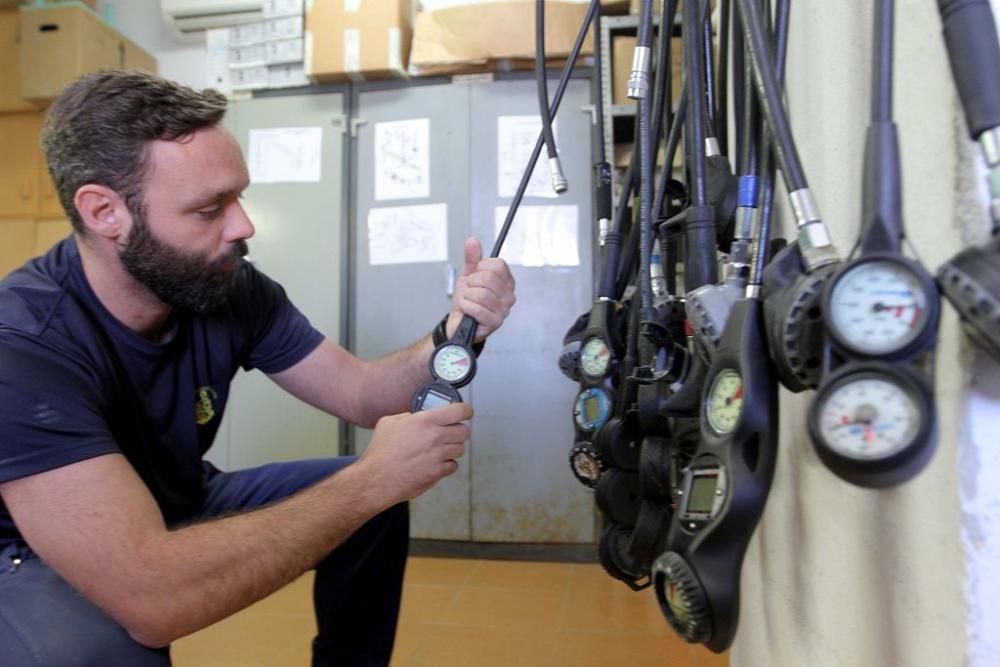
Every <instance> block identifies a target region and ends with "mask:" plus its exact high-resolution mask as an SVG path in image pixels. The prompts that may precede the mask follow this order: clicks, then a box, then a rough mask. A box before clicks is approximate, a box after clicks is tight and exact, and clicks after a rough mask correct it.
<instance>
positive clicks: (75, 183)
mask: <svg viewBox="0 0 1000 667" xmlns="http://www.w3.org/2000/svg"><path fill="white" fill-rule="evenodd" d="M225 112H226V98H225V96H224V95H222V94H221V93H219V92H218V91H216V90H211V89H207V90H203V91H197V90H193V89H192V88H188V87H186V86H182V85H180V84H177V83H174V82H173V81H168V80H166V79H162V78H160V77H158V76H154V75H152V74H147V73H145V72H138V71H127V70H111V71H104V72H98V73H96V74H90V75H88V76H85V77H83V78H80V79H78V80H77V81H75V82H73V83H71V84H70V85H69V86H67V87H66V89H65V90H63V92H62V93H61V94H60V95H59V97H58V98H56V101H55V102H54V103H53V104H52V106H51V107H50V108H49V111H48V114H47V115H46V119H45V126H44V127H43V129H42V150H43V152H44V153H45V161H46V163H47V165H48V169H49V174H51V176H52V180H53V182H54V183H55V186H56V192H58V193H59V201H60V203H61V204H62V207H63V209H65V211H66V214H67V215H68V216H69V219H70V222H71V223H72V225H73V228H74V229H75V230H76V231H77V232H79V233H81V234H82V233H84V231H85V228H84V225H83V220H82V219H81V218H80V214H79V213H78V212H77V210H76V207H75V206H74V204H73V197H74V196H75V194H76V191H77V190H78V189H79V188H80V186H82V185H86V184H88V183H96V184H98V185H103V186H105V187H108V188H111V189H112V190H114V191H115V192H117V193H118V194H119V195H121V196H122V197H123V198H124V200H125V204H126V205H127V206H128V208H129V211H131V212H133V213H135V212H137V211H141V210H142V209H143V197H142V179H143V177H144V175H145V173H146V162H147V156H148V144H149V142H150V141H154V140H165V141H172V140H174V139H178V138H180V137H183V136H185V135H187V134H190V133H192V132H194V131H196V130H200V129H203V128H206V127H211V126H214V125H216V124H218V122H219V121H220V120H222V117H223V115H224V114H225Z"/></svg>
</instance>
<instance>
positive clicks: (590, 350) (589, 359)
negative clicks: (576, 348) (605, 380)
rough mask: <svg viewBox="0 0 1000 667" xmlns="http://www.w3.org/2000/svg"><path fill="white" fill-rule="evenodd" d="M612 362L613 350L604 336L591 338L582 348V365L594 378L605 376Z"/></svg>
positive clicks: (584, 370) (585, 371)
mask: <svg viewBox="0 0 1000 667" xmlns="http://www.w3.org/2000/svg"><path fill="white" fill-rule="evenodd" d="M610 363H611V350H609V349H608V344H607V343H605V342H604V339H603V338H598V337H596V336H595V337H594V338H589V339H587V342H586V343H584V344H583V348H582V349H581V350H580V367H581V368H582V369H583V372H584V373H586V374H587V375H589V376H590V377H592V378H599V377H603V376H604V373H605V371H607V370H608V364H610Z"/></svg>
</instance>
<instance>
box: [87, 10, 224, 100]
mask: <svg viewBox="0 0 1000 667" xmlns="http://www.w3.org/2000/svg"><path fill="white" fill-rule="evenodd" d="M97 11H98V13H99V14H100V15H101V16H104V17H106V18H107V19H108V22H109V23H111V24H112V25H113V26H114V28H115V29H116V30H118V31H120V32H121V33H122V34H124V35H125V36H126V37H128V38H129V39H131V40H132V41H133V42H135V43H136V44H138V45H139V46H141V47H142V48H144V49H146V50H147V51H149V52H150V53H152V54H153V55H154V56H156V60H157V62H158V64H159V74H160V75H161V76H164V77H166V78H168V79H173V80H175V81H179V82H180V83H183V84H185V85H188V86H191V87H192V88H205V87H206V86H207V85H208V84H207V83H206V79H207V77H206V61H205V44H204V41H201V42H200V43H198V44H177V43H176V42H174V41H173V39H172V38H171V37H170V34H169V33H168V32H167V30H166V29H165V28H164V27H163V22H162V20H161V18H160V3H159V0H98V2H97ZM202 40H204V38H202Z"/></svg>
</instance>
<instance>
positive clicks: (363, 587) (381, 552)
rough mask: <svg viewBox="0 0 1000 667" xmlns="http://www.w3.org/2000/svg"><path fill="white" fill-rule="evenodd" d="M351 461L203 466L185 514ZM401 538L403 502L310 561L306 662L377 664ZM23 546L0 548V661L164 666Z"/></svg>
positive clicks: (219, 511) (394, 606)
mask: <svg viewBox="0 0 1000 667" xmlns="http://www.w3.org/2000/svg"><path fill="white" fill-rule="evenodd" d="M352 461H353V459H352V458H349V457H342V458H336V459H315V460H308V461H294V462H289V463H273V464H269V465H265V466H261V467H259V468H253V469H250V470H241V471H237V472H233V473H222V472H219V471H217V470H215V469H214V468H212V467H211V466H208V465H206V484H207V491H208V494H207V496H206V498H205V502H204V503H203V505H202V507H201V509H200V511H199V512H198V513H197V515H196V516H194V517H192V519H194V520H199V519H208V518H211V517H216V516H220V515H224V514H227V513H232V512H235V511H240V510H247V509H252V508H256V507H260V506H263V505H267V504H270V503H273V502H275V501H278V500H281V499H282V498H285V497H287V496H289V495H291V494H293V493H295V492H297V491H299V490H301V489H303V488H305V487H307V486H310V485H311V484H313V483H315V482H317V481H319V480H320V479H323V478H324V477H328V476H329V475H331V474H333V473H335V472H337V471H338V470H340V469H342V468H343V467H344V466H346V465H348V464H349V463H351V462H352ZM408 540H409V515H408V511H407V506H406V505H405V504H401V505H397V506H395V507H392V508H390V509H389V510H387V511H385V512H383V513H382V514H380V515H378V516H376V517H375V518H373V519H372V520H371V521H369V522H368V523H366V524H365V525H364V526H362V527H361V528H360V529H358V530H357V532H355V533H354V534H353V535H352V536H351V537H350V538H349V539H348V540H347V541H345V542H344V543H343V544H341V545H340V546H339V547H338V548H337V549H334V550H333V551H332V552H330V554H329V555H328V556H327V557H326V558H325V559H323V560H322V561H321V562H320V563H319V564H318V565H317V566H316V580H315V581H316V583H315V586H314V589H313V603H314V605H315V609H316V622H317V627H318V633H317V636H316V638H315V639H314V640H313V663H312V664H313V666H314V667H326V666H327V665H343V666H349V665H359V666H361V665H363V666H368V665H373V666H374V665H387V664H388V663H389V657H390V656H391V654H392V644H393V639H394V637H395V633H396V620H397V617H398V615H399V601H400V596H401V592H402V584H403V568H404V567H405V564H406V550H407V544H408ZM169 664H170V652H169V649H166V648H164V649H159V650H156V649H149V648H146V647H144V646H141V645H139V644H137V643H136V642H134V641H133V640H132V639H131V638H130V637H129V635H128V633H126V632H125V630H124V629H123V628H122V627H121V626H119V625H118V624H117V623H115V621H114V620H112V619H111V618H110V617H109V616H107V615H106V614H105V613H104V612H102V611H101V610H100V609H98V608H97V607H96V606H94V605H93V604H91V603H90V602H89V601H88V600H87V599H85V598H84V597H83V596H82V595H80V594H79V593H78V592H77V591H76V589H74V588H72V587H71V586H70V585H69V584H68V583H66V581H65V580H63V578H62V577H60V576H59V575H58V574H56V573H55V572H54V571H53V570H51V569H50V568H49V567H47V566H46V565H45V564H44V563H43V562H42V561H41V560H39V558H38V557H37V556H36V555H35V554H34V553H33V552H32V551H31V550H30V549H28V548H27V547H25V546H24V545H23V544H15V545H10V546H8V547H6V548H4V549H2V550H0V665H3V666H4V667H22V666H28V665H32V666H36V665H37V666H39V667H85V666H86V667H90V666H94V667H98V666H99V667H105V666H118V665H123V666H124V665H127V666H128V667H165V666H167V665H169Z"/></svg>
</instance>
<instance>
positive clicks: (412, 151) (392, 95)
mask: <svg viewBox="0 0 1000 667" xmlns="http://www.w3.org/2000/svg"><path fill="white" fill-rule="evenodd" d="M357 115H358V120H359V121H360V122H361V124H360V126H359V129H358V136H357V141H356V144H355V146H356V155H357V160H356V162H355V164H356V169H355V174H356V181H357V185H356V188H355V192H356V195H355V196H356V199H355V201H356V207H355V215H354V255H353V256H354V264H353V266H354V271H353V276H354V280H353V285H352V289H351V296H352V299H351V310H352V318H351V321H352V341H353V348H354V352H355V354H357V355H358V356H359V357H361V358H362V359H373V358H376V357H379V356H381V355H384V354H387V353H389V352H392V351H395V350H398V349H400V348H402V347H405V346H407V345H410V344H412V343H413V342H415V341H416V340H418V339H420V338H421V337H423V336H426V335H427V334H428V333H429V332H430V330H431V329H432V328H433V327H434V325H435V324H437V322H438V321H439V320H440V319H441V318H442V317H443V316H444V315H445V314H446V313H447V312H448V311H449V309H450V308H451V298H450V295H449V286H450V281H451V280H452V276H453V273H454V272H455V271H461V269H462V265H463V243H464V239H465V237H466V236H467V235H468V232H469V148H468V146H469V88H468V87H466V86H453V85H450V84H441V85H422V86H407V87H399V88H392V89H390V90H374V91H367V92H361V93H359V95H358V108H357ZM376 169H378V170H379V172H380V173H376ZM427 206H431V207H436V208H430V209H428V208H424V207H427ZM418 207H420V208H418ZM442 215H443V216H445V226H444V227H443V228H442V226H441V225H440V223H441V216H442ZM407 220H410V221H411V223H412V224H407V222H406V221H407ZM370 222H371V223H372V224H369V223H370ZM442 235H443V237H442ZM418 244H421V245H422V247H424V248H426V250H425V251H423V252H422V253H420V254H421V256H418V257H415V256H414V254H413V253H412V252H411V250H412V248H414V247H416V245H418ZM442 245H443V246H444V247H442ZM474 385H475V383H473V386H474ZM462 393H463V395H465V396H466V399H467V400H468V397H469V395H470V394H471V392H470V391H469V390H468V388H467V389H465V390H463V391H462ZM370 436H371V431H369V430H367V429H354V431H353V439H354V446H355V450H356V451H358V452H359V453H360V452H361V451H363V450H364V448H365V447H366V446H367V445H368V442H369V440H370ZM469 446H470V447H475V446H476V439H475V437H473V439H472V441H471V442H470V443H469ZM468 462H469V458H468V457H465V458H464V459H463V460H461V461H459V470H458V472H456V473H455V474H454V475H451V476H449V477H446V478H445V479H443V480H442V481H441V482H439V483H438V485H437V486H435V487H434V488H433V489H432V490H431V491H429V492H427V493H425V494H424V495H422V496H420V497H419V498H417V499H416V500H415V501H413V503H412V504H411V521H410V526H411V528H410V533H411V535H413V536H414V537H418V538H435V539H449V540H468V539H470V537H471V531H470V524H469V463H468Z"/></svg>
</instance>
